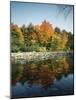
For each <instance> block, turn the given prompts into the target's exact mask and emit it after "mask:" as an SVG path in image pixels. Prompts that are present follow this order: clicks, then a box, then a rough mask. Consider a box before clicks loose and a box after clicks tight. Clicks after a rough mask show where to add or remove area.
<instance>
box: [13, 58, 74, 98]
mask: <svg viewBox="0 0 76 100" xmlns="http://www.w3.org/2000/svg"><path fill="white" fill-rule="evenodd" d="M11 83H12V98H16V97H34V96H51V95H52V96H53V95H65V94H73V57H57V58H54V59H51V60H46V61H38V62H37V61H31V62H27V63H26V64H24V65H23V64H12V82H11ZM68 83H69V85H68Z"/></svg>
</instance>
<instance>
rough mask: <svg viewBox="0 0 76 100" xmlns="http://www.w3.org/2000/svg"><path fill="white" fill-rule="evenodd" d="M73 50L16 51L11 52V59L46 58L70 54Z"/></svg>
mask: <svg viewBox="0 0 76 100" xmlns="http://www.w3.org/2000/svg"><path fill="white" fill-rule="evenodd" d="M70 55H73V51H68V52H67V51H58V52H18V53H11V61H12V62H15V63H16V62H18V63H25V62H26V61H33V60H47V59H52V58H54V57H57V56H70Z"/></svg>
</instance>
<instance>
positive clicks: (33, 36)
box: [11, 23, 74, 52]
mask: <svg viewBox="0 0 76 100" xmlns="http://www.w3.org/2000/svg"><path fill="white" fill-rule="evenodd" d="M12 25H13V24H12ZM45 25H47V23H45V24H44V25H42V27H40V28H42V29H41V30H40V28H36V27H35V26H34V25H33V24H32V23H30V24H29V25H28V26H27V27H26V26H25V25H23V26H22V27H21V28H19V27H18V26H14V25H13V26H14V28H11V51H12V52H19V51H20V52H32V51H36V52H43V51H62V50H63V51H68V50H73V49H74V36H73V34H72V33H71V32H66V30H63V31H61V30H60V28H58V27H56V28H55V29H54V31H53V32H52V33H51V29H50V28H48V27H49V25H47V28H46V30H47V32H45V27H44V26H45ZM38 27H39V26H38ZM48 29H49V30H48ZM43 30H44V32H43ZM23 39H24V40H23Z"/></svg>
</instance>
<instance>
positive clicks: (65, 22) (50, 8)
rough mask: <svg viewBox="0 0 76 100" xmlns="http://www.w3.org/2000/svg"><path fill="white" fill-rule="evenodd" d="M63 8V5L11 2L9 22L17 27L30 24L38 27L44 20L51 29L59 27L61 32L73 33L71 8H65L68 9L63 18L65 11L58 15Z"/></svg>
mask: <svg viewBox="0 0 76 100" xmlns="http://www.w3.org/2000/svg"><path fill="white" fill-rule="evenodd" d="M59 6H60V7H59ZM63 6H65V5H57V4H40V3H26V2H11V22H12V23H14V24H17V25H19V26H22V25H23V24H25V25H26V26H27V25H29V23H31V22H32V24H34V25H38V24H41V22H42V21H44V20H46V21H48V22H50V24H52V26H53V28H55V27H59V28H60V29H61V30H64V29H65V30H66V31H67V32H72V33H73V6H72V5H66V7H67V8H70V12H69V13H68V16H67V17H65V14H67V10H65V13H64V12H60V13H59V11H60V9H61V7H63Z"/></svg>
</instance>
